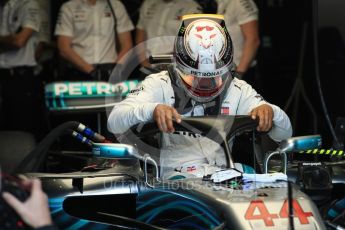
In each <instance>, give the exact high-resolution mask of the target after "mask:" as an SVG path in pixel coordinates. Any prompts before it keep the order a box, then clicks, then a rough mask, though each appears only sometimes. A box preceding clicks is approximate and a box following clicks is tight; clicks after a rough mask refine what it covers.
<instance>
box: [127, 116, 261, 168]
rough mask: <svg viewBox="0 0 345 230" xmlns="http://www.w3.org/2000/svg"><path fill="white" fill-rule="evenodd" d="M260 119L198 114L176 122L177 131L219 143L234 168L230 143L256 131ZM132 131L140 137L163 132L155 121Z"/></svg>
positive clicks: (137, 126)
mask: <svg viewBox="0 0 345 230" xmlns="http://www.w3.org/2000/svg"><path fill="white" fill-rule="evenodd" d="M257 126H258V120H253V119H252V118H251V117H250V116H246V115H236V116H196V117H185V118H182V121H181V123H176V122H174V128H175V131H177V132H178V131H186V132H190V133H194V134H199V135H202V136H206V137H208V138H210V139H212V140H214V141H215V142H217V143H219V144H220V145H221V146H222V147H223V149H224V153H225V155H226V161H227V167H229V168H234V163H233V160H232V157H231V151H230V148H229V145H228V142H229V140H231V139H232V138H233V137H235V136H236V135H239V134H241V133H243V132H247V131H254V130H255V129H256V127H257ZM130 131H131V132H132V133H133V134H135V135H136V136H137V137H139V138H143V137H147V136H152V135H155V134H156V133H159V132H161V131H160V130H159V128H158V126H157V124H156V123H155V122H149V123H145V124H138V125H135V126H133V127H131V129H130Z"/></svg>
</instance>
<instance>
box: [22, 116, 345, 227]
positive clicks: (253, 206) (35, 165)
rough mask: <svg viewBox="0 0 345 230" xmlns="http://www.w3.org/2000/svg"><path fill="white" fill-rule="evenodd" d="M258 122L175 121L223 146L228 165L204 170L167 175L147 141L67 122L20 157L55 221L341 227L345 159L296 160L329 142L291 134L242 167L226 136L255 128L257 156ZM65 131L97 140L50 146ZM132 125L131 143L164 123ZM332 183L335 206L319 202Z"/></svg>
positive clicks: (242, 119)
mask: <svg viewBox="0 0 345 230" xmlns="http://www.w3.org/2000/svg"><path fill="white" fill-rule="evenodd" d="M256 126H257V122H256V121H254V120H252V119H251V118H250V117H249V116H217V117H212V116H209V117H192V118H184V119H183V120H182V122H181V123H180V124H175V129H176V130H177V131H185V132H190V133H195V134H198V135H205V136H208V135H210V137H212V138H213V140H214V141H216V142H217V143H219V144H220V145H221V146H222V147H223V149H224V152H225V154H226V160H227V167H226V168H224V169H222V170H219V171H216V172H214V173H213V174H212V175H206V176H204V177H202V178H195V177H194V178H193V177H180V178H174V179H171V180H163V179H161V178H160V177H159V167H161V166H159V165H157V163H156V160H155V159H154V157H153V156H151V155H150V152H142V150H140V149H139V148H138V146H139V145H128V144H120V143H111V142H110V141H108V140H106V139H105V138H104V137H103V136H102V135H100V134H98V133H95V132H93V131H92V130H91V129H89V128H88V127H85V126H84V125H83V124H80V123H78V122H66V123H64V124H62V125H60V126H58V127H57V128H55V129H54V130H53V131H51V132H50V133H49V135H47V137H46V138H45V139H44V140H42V142H41V143H39V144H38V145H37V147H36V148H35V149H34V150H33V151H32V152H31V153H30V154H29V155H28V156H27V157H26V158H25V159H24V160H23V161H22V163H21V164H20V165H19V167H18V169H17V175H20V177H29V178H32V177H35V178H40V179H41V180H42V186H43V189H44V191H45V192H46V193H47V194H48V197H49V205H50V208H51V214H52V217H53V221H54V223H55V224H56V225H57V226H59V227H60V228H61V229H327V227H329V228H331V227H332V226H333V227H335V228H337V227H338V229H340V228H341V224H342V223H339V221H343V220H344V218H341V212H342V211H341V207H342V205H343V203H342V202H343V201H342V199H343V198H344V194H343V193H340V195H339V194H336V192H332V189H333V190H334V188H335V187H336V186H338V188H337V189H338V191H339V190H342V191H344V190H343V189H344V185H345V183H344V175H345V173H344V168H342V166H339V164H338V165H336V164H334V165H331V164H328V165H327V164H325V163H320V164H319V163H318V162H313V163H310V162H304V165H303V163H297V162H292V163H288V159H289V157H290V156H291V155H292V154H300V152H308V151H309V150H311V151H312V152H314V151H319V152H320V151H322V150H317V148H320V147H321V137H320V136H319V135H311V136H302V137H293V138H290V139H288V140H285V141H283V142H281V143H280V144H279V146H278V147H277V148H276V149H275V151H268V152H267V153H266V154H264V155H263V157H262V159H261V163H259V166H258V167H257V166H255V165H253V166H252V168H251V167H248V166H245V165H242V168H241V169H239V167H237V165H238V164H235V163H234V161H233V156H232V155H233V154H232V153H231V150H230V148H229V145H228V143H229V142H231V141H232V140H234V138H236V137H238V136H240V135H243V134H249V136H251V140H250V141H251V143H252V145H253V152H252V156H253V157H256V156H258V155H259V154H258V153H257V152H256V151H257V147H255V143H256V140H255V139H256V138H255V137H256V135H257V134H256V131H255V130H256ZM66 131H67V133H69V134H71V136H73V137H74V138H75V139H76V140H79V141H80V142H83V143H84V144H85V145H87V146H89V148H90V151H89V153H85V154H83V155H80V154H76V155H73V154H72V155H73V156H72V155H71V154H70V155H68V154H63V153H61V154H59V153H56V152H54V153H51V152H50V151H49V148H50V147H51V146H52V144H53V143H54V141H55V140H56V139H57V138H58V137H60V136H61V135H64V134H66ZM129 132H130V134H128V136H131V137H129V138H134V139H132V141H135V142H132V143H139V142H140V140H143V139H144V138H145V137H147V136H153V135H154V134H156V133H158V132H159V130H158V128H157V127H156V126H155V124H153V123H149V124H144V125H139V126H137V127H133V128H132V129H131V130H130V131H129ZM314 149H316V150H314ZM326 152H327V151H326ZM326 152H325V154H326ZM331 154H333V153H332V152H331ZM337 154H339V152H337ZM277 156H278V159H277V158H276V157H277ZM279 157H281V158H282V160H280V159H279ZM65 158H68V159H69V160H66V159H65ZM71 159H74V160H75V159H78V161H81V162H85V165H84V166H86V167H82V168H81V169H77V168H76V169H75V170H74V171H70V172H62V170H61V168H60V167H64V166H63V163H65V162H70V161H71ZM57 161H59V163H57ZM339 167H340V168H339ZM59 168H60V170H58V169H59ZM66 168H67V167H66ZM328 168H333V172H331V170H329V169H328ZM253 169H254V170H255V171H256V172H255V171H254V170H253ZM54 170H55V171H56V172H54ZM272 171H281V172H282V173H271V172H272ZM263 173H264V174H263ZM285 173H287V175H288V176H289V177H287V176H286V174H285ZM315 178H316V179H315ZM325 185H326V186H325ZM327 186H328V187H327ZM310 191H311V192H312V193H310V194H311V195H308V194H307V193H309V192H310ZM325 192H329V193H327V194H326V196H327V197H328V199H327V202H328V203H329V205H328V206H327V210H326V209H325V207H326V206H325V205H320V206H319V205H317V202H315V201H318V202H321V201H323V200H324V198H325ZM313 198H315V200H314V199H313ZM327 202H326V203H327ZM330 202H332V204H330ZM342 215H343V214H342ZM326 226H327V227H326Z"/></svg>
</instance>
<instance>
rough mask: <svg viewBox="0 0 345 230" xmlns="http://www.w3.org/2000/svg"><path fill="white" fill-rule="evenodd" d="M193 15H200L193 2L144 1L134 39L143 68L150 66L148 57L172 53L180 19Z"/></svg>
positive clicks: (180, 0)
mask: <svg viewBox="0 0 345 230" xmlns="http://www.w3.org/2000/svg"><path fill="white" fill-rule="evenodd" d="M193 13H202V8H201V6H200V5H199V4H198V3H197V2H196V1H194V0H144V2H143V3H142V6H141V7H140V16H139V20H138V23H137V25H136V39H135V42H136V44H137V45H138V44H141V46H140V47H139V48H140V49H139V51H138V52H139V58H140V61H141V63H142V65H143V66H146V67H149V66H150V64H149V62H148V57H149V56H150V55H152V54H153V55H157V54H171V53H172V52H173V46H174V38H175V35H176V31H177V29H178V28H179V26H180V24H181V17H182V16H183V15H185V14H193ZM153 38H155V39H154V40H151V42H150V39H153ZM147 40H148V42H147V43H146V44H144V43H143V42H144V41H147Z"/></svg>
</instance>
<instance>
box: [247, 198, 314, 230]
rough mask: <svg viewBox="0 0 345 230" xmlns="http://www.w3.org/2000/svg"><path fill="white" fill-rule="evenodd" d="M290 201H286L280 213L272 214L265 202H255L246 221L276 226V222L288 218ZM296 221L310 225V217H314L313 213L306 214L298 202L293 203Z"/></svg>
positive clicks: (248, 211)
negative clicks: (256, 221) (259, 221)
mask: <svg viewBox="0 0 345 230" xmlns="http://www.w3.org/2000/svg"><path fill="white" fill-rule="evenodd" d="M288 206H289V205H288V200H285V201H284V203H283V206H282V207H281V209H280V212H279V213H270V212H269V210H268V208H267V206H266V204H265V202H264V201H263V200H253V201H251V202H250V204H249V207H248V209H247V211H246V213H245V215H244V218H245V219H246V220H262V221H263V222H264V223H265V226H266V227H271V226H275V223H274V220H275V219H281V218H288V217H289V211H288ZM292 207H293V213H294V219H295V218H297V219H298V220H299V223H300V224H301V225H306V224H310V222H309V220H308V217H311V216H313V213H312V212H305V211H304V210H303V208H302V207H301V205H300V204H299V203H298V201H297V200H293V201H292Z"/></svg>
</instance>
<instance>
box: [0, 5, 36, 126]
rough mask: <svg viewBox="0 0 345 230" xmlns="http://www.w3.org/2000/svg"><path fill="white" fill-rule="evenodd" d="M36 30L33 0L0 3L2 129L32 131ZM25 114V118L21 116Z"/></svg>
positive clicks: (34, 102) (34, 104)
mask: <svg viewBox="0 0 345 230" xmlns="http://www.w3.org/2000/svg"><path fill="white" fill-rule="evenodd" d="M39 30H40V17H39V7H38V4H37V2H36V1H35V0H5V1H4V0H3V1H0V87H1V97H2V98H1V99H2V112H1V114H2V115H3V118H2V121H3V122H2V123H3V124H2V129H7V130H24V131H30V132H36V131H37V129H38V127H37V122H38V123H39V121H37V119H39V118H38V117H39V116H37V114H36V113H40V112H39V111H38V108H40V105H38V101H37V97H38V93H40V92H41V91H40V89H38V87H39V85H40V82H39V79H38V78H36V77H35V76H34V74H33V70H34V66H36V64H37V63H36V60H35V50H36V46H37V36H38V32H39ZM24 114H25V115H24Z"/></svg>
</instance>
